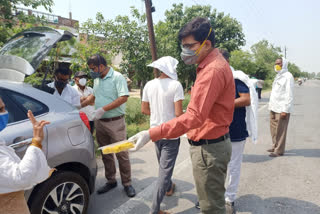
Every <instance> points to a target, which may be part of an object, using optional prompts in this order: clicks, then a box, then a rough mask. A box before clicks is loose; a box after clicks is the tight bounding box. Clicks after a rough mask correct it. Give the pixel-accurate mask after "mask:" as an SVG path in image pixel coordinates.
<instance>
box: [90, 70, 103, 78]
mask: <svg viewBox="0 0 320 214" xmlns="http://www.w3.org/2000/svg"><path fill="white" fill-rule="evenodd" d="M90 76H91V77H92V79H97V78H100V77H101V73H100V71H98V72H94V71H93V70H91V71H90Z"/></svg>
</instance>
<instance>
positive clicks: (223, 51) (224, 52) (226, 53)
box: [219, 49, 230, 62]
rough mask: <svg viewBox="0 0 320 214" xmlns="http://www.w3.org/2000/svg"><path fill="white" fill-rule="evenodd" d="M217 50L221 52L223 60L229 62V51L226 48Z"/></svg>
mask: <svg viewBox="0 0 320 214" xmlns="http://www.w3.org/2000/svg"><path fill="white" fill-rule="evenodd" d="M219 52H220V53H221V54H222V56H223V57H224V59H225V60H227V61H228V62H229V58H230V53H229V51H227V50H226V49H219Z"/></svg>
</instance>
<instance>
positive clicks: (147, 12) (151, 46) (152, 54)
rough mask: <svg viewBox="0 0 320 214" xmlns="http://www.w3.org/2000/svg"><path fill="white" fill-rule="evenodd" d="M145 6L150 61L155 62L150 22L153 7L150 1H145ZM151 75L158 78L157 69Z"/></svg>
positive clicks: (154, 46)
mask: <svg viewBox="0 0 320 214" xmlns="http://www.w3.org/2000/svg"><path fill="white" fill-rule="evenodd" d="M144 2H145V4H146V14H147V24H148V30H149V40H150V49H151V56H152V61H155V60H157V47H156V40H155V37H154V31H153V22H152V12H154V11H155V9H154V7H152V2H151V0H145V1H144ZM153 75H154V77H158V76H159V72H158V71H157V69H155V68H154V69H153Z"/></svg>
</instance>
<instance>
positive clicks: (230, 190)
mask: <svg viewBox="0 0 320 214" xmlns="http://www.w3.org/2000/svg"><path fill="white" fill-rule="evenodd" d="M220 52H221V54H222V56H224V58H225V59H226V61H227V62H228V63H229V56H230V54H229V52H228V51H226V50H220ZM232 73H233V77H234V81H235V86H236V87H235V100H234V107H235V109H234V113H233V120H232V123H231V125H230V127H229V129H230V139H231V145H232V154H231V160H230V162H229V164H228V177H227V181H228V185H227V189H226V193H225V200H226V210H227V214H234V213H236V211H235V208H234V202H235V200H236V194H237V191H238V185H239V181H240V171H241V163H242V158H243V150H244V146H245V143H246V138H247V137H248V136H249V133H248V128H249V127H253V126H255V128H254V130H255V131H256V133H253V132H254V130H252V129H251V130H250V132H251V137H252V140H253V141H255V140H256V137H257V127H256V126H257V125H256V124H257V121H256V117H257V116H256V115H257V111H256V110H257V108H256V107H257V104H258V97H257V94H256V92H255V88H254V86H253V85H251V83H250V79H249V77H248V76H247V75H246V74H245V73H243V72H242V71H239V70H237V71H233V72H232ZM249 118H253V119H252V120H251V119H249ZM247 123H248V126H247Z"/></svg>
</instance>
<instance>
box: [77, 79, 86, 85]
mask: <svg viewBox="0 0 320 214" xmlns="http://www.w3.org/2000/svg"><path fill="white" fill-rule="evenodd" d="M86 83H87V79H86V78H81V79H79V84H80V85H82V86H85V85H86Z"/></svg>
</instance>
